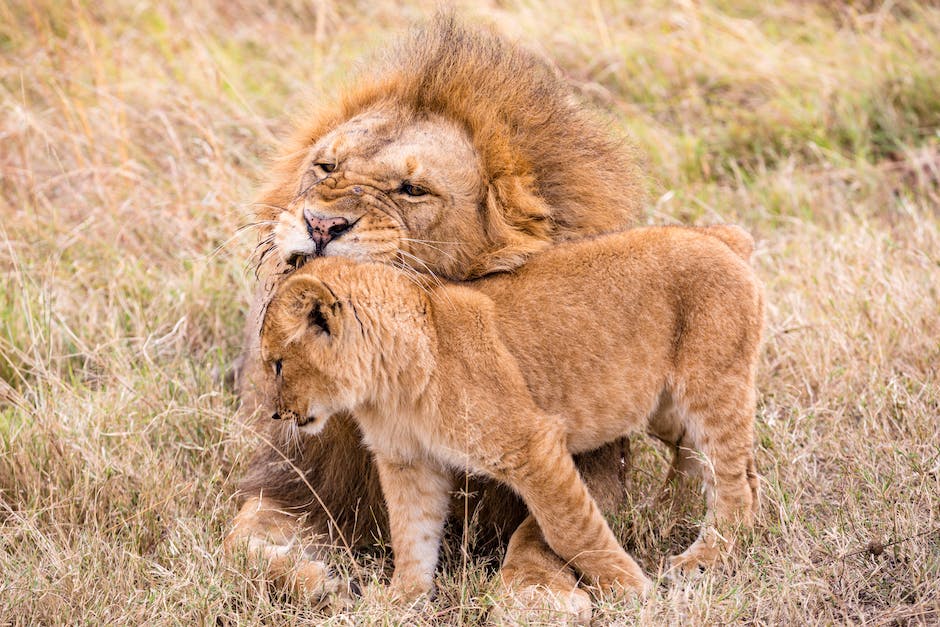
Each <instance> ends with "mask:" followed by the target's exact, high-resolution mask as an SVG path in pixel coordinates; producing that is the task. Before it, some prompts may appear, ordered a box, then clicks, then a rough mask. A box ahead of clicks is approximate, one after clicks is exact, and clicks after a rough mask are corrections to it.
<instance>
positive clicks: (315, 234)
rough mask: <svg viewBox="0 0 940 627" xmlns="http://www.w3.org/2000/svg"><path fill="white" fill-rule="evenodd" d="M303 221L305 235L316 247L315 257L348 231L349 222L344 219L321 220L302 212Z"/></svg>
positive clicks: (307, 212) (305, 211)
mask: <svg viewBox="0 0 940 627" xmlns="http://www.w3.org/2000/svg"><path fill="white" fill-rule="evenodd" d="M304 219H305V220H306V221H307V233H309V234H310V239H312V240H313V243H314V244H316V246H317V256H320V255H322V254H323V249H324V248H326V245H327V244H329V243H330V242H331V241H333V240H334V239H336V238H337V237H339V236H340V235H342V234H343V233H345V232H346V231H348V230H349V227H350V225H349V220H347V219H346V218H321V217H319V216H315V215H313V214H312V213H310V212H309V211H307V210H304Z"/></svg>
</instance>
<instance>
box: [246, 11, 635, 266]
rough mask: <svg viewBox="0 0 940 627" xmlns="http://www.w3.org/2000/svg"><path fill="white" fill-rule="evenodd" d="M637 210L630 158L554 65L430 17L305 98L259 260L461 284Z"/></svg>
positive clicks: (266, 195)
mask: <svg viewBox="0 0 940 627" xmlns="http://www.w3.org/2000/svg"><path fill="white" fill-rule="evenodd" d="M643 200H644V184H643V181H642V179H641V177H640V175H639V170H638V168H637V166H636V163H635V160H634V157H633V154H632V152H631V150H630V149H629V147H628V146H626V145H625V144H624V143H623V142H622V140H619V139H618V138H616V137H614V136H612V134H611V129H610V128H609V127H608V126H607V125H606V124H604V123H603V122H600V121H598V120H597V119H596V117H595V116H594V115H593V114H592V113H590V112H588V111H586V110H584V109H583V107H581V106H580V105H579V104H578V103H577V101H576V99H575V97H574V96H573V94H572V93H571V91H570V89H569V88H568V86H567V85H566V84H565V82H564V81H563V80H562V79H561V78H560V77H559V76H557V74H556V73H555V72H554V71H553V69H552V68H551V67H549V66H548V65H547V64H546V63H544V62H543V61H542V60H541V59H540V58H538V57H537V56H535V55H533V54H531V53H529V52H527V51H525V50H523V49H521V48H520V47H518V46H516V45H513V44H511V43H509V42H506V41H505V40H503V39H502V38H500V37H498V36H496V35H493V34H491V33H487V32H483V31H473V30H469V29H465V28H462V27H460V26H458V25H456V24H455V22H454V21H453V20H452V19H448V18H439V19H438V20H436V21H435V22H434V23H432V24H431V25H430V26H428V27H427V28H425V29H423V30H421V31H418V32H417V33H416V34H415V35H414V36H413V37H411V38H410V39H409V40H407V41H406V42H405V43H404V44H403V45H401V46H400V47H399V49H398V50H397V52H395V53H394V54H391V55H388V56H387V57H386V58H385V59H384V60H381V61H377V62H376V63H374V64H372V65H370V66H369V68H368V70H367V72H364V73H362V74H361V75H360V76H359V77H358V78H357V79H356V81H355V82H354V83H351V84H350V86H349V88H348V89H347V90H346V91H345V93H343V94H342V95H341V97H340V98H338V99H337V100H336V101H334V102H332V103H329V102H327V103H318V106H317V108H316V109H315V110H314V111H312V112H311V113H310V114H308V115H307V116H306V118H305V120H304V122H303V123H302V124H301V125H299V128H298V129H297V131H296V132H295V133H294V135H293V136H292V137H291V138H290V139H289V140H288V141H287V142H286V143H285V145H284V146H283V147H282V150H281V157H280V159H279V160H278V161H277V162H276V163H275V165H274V168H273V170H272V172H271V173H270V176H269V178H268V183H267V185H266V187H265V189H264V190H263V192H262V194H261V196H260V198H259V202H258V203H257V206H258V207H259V209H258V212H257V213H258V219H259V220H258V222H259V223H260V224H262V225H263V228H264V229H266V230H265V232H264V237H263V239H262V242H263V244H262V250H263V251H264V254H263V255H262V259H278V260H280V261H281V262H282V263H285V264H287V265H289V266H295V267H297V266H300V265H303V263H305V262H306V261H307V260H308V259H310V258H313V257H319V256H326V257H329V256H344V257H350V258H354V259H358V260H363V259H369V260H376V261H381V262H385V263H390V264H393V265H399V266H407V267H409V268H411V269H413V270H417V271H419V272H425V273H427V272H431V273H434V274H436V275H438V276H442V277H448V278H452V279H466V278H471V277H476V276H482V275H485V274H490V273H493V272H498V271H503V270H510V269H513V268H516V267H518V266H519V265H521V264H522V263H523V262H524V261H525V259H526V257H527V256H528V255H529V254H531V253H532V252H534V251H536V250H539V249H541V248H543V247H545V246H547V245H548V244H550V243H551V242H552V241H557V240H561V239H566V238H571V237H574V236H579V235H584V234H592V233H599V232H603V231H608V230H613V229H620V228H623V227H624V226H627V225H629V224H631V223H632V222H633V221H634V219H635V218H636V216H637V214H638V210H639V208H640V207H641V205H642V203H643ZM268 229H269V230H268Z"/></svg>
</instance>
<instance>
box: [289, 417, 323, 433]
mask: <svg viewBox="0 0 940 627" xmlns="http://www.w3.org/2000/svg"><path fill="white" fill-rule="evenodd" d="M327 420H329V418H326V417H323V416H314V417H313V418H308V419H307V422H305V423H303V424H298V425H297V427H298V428H299V429H300V432H301V433H303V434H304V435H317V434H318V433H320V432H321V431H323V427H325V426H326V421H327Z"/></svg>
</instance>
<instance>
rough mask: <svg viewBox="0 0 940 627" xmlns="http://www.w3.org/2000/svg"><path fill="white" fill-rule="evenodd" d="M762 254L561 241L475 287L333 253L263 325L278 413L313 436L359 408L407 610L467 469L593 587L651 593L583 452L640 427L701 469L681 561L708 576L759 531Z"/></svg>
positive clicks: (736, 235)
mask: <svg viewBox="0 0 940 627" xmlns="http://www.w3.org/2000/svg"><path fill="white" fill-rule="evenodd" d="M751 246H752V244H751V240H750V238H749V237H748V236H747V234H745V233H744V232H743V231H741V230H740V229H737V228H735V227H711V228H709V229H705V230H702V229H682V228H675V227H672V228H669V227H667V228H644V229H635V230H632V231H627V232H624V233H619V234H610V235H605V236H600V237H597V238H593V239H590V240H587V241H583V242H579V243H572V244H566V245H561V246H557V247H555V248H552V249H549V250H546V251H544V252H542V253H540V254H539V255H537V256H535V257H533V258H532V259H530V261H529V262H528V263H527V264H526V265H525V266H524V267H523V268H521V269H520V270H518V271H517V272H516V273H513V274H506V275H500V276H494V277H490V278H486V279H482V280H479V281H476V282H475V283H474V284H473V286H472V289H470V288H468V287H466V286H463V285H439V286H436V287H431V288H430V289H429V288H427V287H422V286H421V285H417V284H415V283H414V282H413V281H411V280H410V277H408V276H407V275H406V274H404V273H402V272H400V271H398V270H395V269H392V268H390V267H388V266H386V265H381V264H355V263H353V262H350V261H348V260H333V259H324V260H318V261H317V262H316V263H312V264H310V265H309V266H308V267H306V268H304V269H302V270H300V271H299V272H298V273H296V274H295V275H294V276H292V277H291V278H290V279H288V280H287V281H286V282H285V284H284V285H283V286H282V287H281V288H280V289H279V290H278V292H277V294H276V296H275V298H274V299H273V300H272V302H271V305H270V307H269V310H268V313H267V316H266V318H265V321H264V325H263V330H262V338H261V346H262V355H263V358H264V361H265V363H267V364H268V365H270V366H271V367H272V368H273V370H274V371H275V373H276V388H277V399H278V400H277V414H276V416H277V417H279V418H283V419H287V420H291V421H294V422H295V423H296V424H298V425H300V428H301V429H304V430H307V431H309V432H311V433H317V432H319V431H320V430H321V429H322V428H323V427H324V425H325V424H326V423H327V422H328V421H329V419H330V418H331V417H332V416H333V415H334V414H336V413H338V412H351V413H352V415H354V416H355V418H356V421H357V423H358V424H359V425H360V427H361V429H362V433H363V439H364V442H365V443H366V444H367V445H368V446H369V448H370V449H371V450H372V451H373V452H374V454H375V457H376V462H377V465H378V468H379V476H380V479H381V483H382V489H383V493H384V495H385V499H386V502H387V504H388V508H389V515H390V526H391V531H392V547H393V550H394V553H395V574H394V576H393V578H392V587H393V589H394V590H395V592H396V593H397V594H398V595H400V596H402V597H404V598H406V599H411V598H413V597H414V596H415V595H418V594H421V593H424V592H427V591H428V590H430V588H431V585H432V577H433V573H434V568H435V564H436V560H437V550H438V543H439V540H440V535H441V531H442V528H443V524H444V519H445V516H446V513H447V505H448V498H449V496H448V495H449V493H450V491H451V490H452V489H453V488H454V485H453V480H452V474H451V470H452V469H468V470H470V471H471V472H474V473H478V474H482V475H486V476H489V477H492V478H495V479H497V480H499V481H501V482H504V483H506V484H508V485H509V486H511V487H512V488H513V490H514V491H516V492H517V493H518V494H520V496H522V498H523V499H524V500H525V502H526V504H527V505H528V507H529V510H530V512H531V516H532V517H533V518H534V520H535V522H537V523H538V527H539V529H540V531H541V534H542V536H543V537H544V541H545V542H546V543H547V544H548V545H549V546H550V547H551V548H552V550H553V551H554V552H555V553H556V554H558V555H559V556H560V557H561V558H563V559H565V560H567V561H568V563H570V564H572V565H573V566H574V567H575V568H577V569H578V570H579V571H580V572H581V573H582V574H584V575H585V576H587V577H588V578H589V580H592V581H595V582H598V583H599V584H601V585H602V586H604V587H615V588H625V589H627V590H632V591H635V592H645V591H646V590H647V589H648V588H649V586H650V581H649V580H648V579H647V578H646V576H645V575H644V574H643V573H642V571H641V570H640V568H639V566H638V565H637V564H636V563H635V562H634V561H633V560H632V559H631V558H630V557H629V556H628V555H627V554H626V553H625V552H624V551H623V549H622V548H621V547H620V545H619V544H618V542H617V540H616V538H615V537H614V535H613V533H612V532H611V531H610V529H609V527H608V526H607V524H606V522H605V521H604V518H603V516H602V515H601V512H600V509H599V508H598V506H597V505H596V504H595V502H594V500H593V498H592V497H591V495H590V493H589V492H588V489H587V487H586V486H585V485H584V483H583V482H582V481H581V479H580V476H579V475H578V472H577V469H576V468H575V465H574V463H573V460H572V457H571V454H572V453H578V452H583V451H589V450H593V449H595V448H597V447H599V446H601V445H603V444H605V443H608V442H611V441H614V440H616V439H618V438H621V437H623V436H625V435H627V434H629V433H630V432H633V431H637V430H641V429H642V430H649V431H651V432H652V433H654V434H656V435H657V436H658V437H661V438H663V439H666V440H667V441H671V442H672V443H673V444H674V445H675V446H677V447H680V446H681V447H683V449H684V450H683V451H682V452H681V454H679V455H677V459H676V464H677V465H678V466H681V467H684V468H685V469H687V470H696V471H697V474H698V475H699V476H700V477H701V478H702V480H703V482H704V485H705V493H706V499H707V503H708V513H707V515H706V521H705V524H704V525H703V529H702V533H701V535H700V536H699V539H698V540H697V541H696V542H695V543H694V544H693V545H692V546H691V547H689V549H688V550H687V551H685V552H684V553H683V554H682V555H679V556H676V557H675V558H673V560H672V565H673V567H675V568H679V569H682V570H687V569H692V568H696V567H698V566H708V565H711V564H712V563H714V562H715V561H716V560H717V559H718V558H719V555H720V549H721V544H720V542H719V539H721V538H724V539H726V540H728V541H730V542H733V536H732V535H730V534H732V533H734V531H735V528H736V526H738V525H742V524H743V525H750V524H751V523H752V517H753V510H754V509H755V508H756V506H757V480H756V474H755V470H754V462H753V452H752V447H753V443H752V439H753V421H754V411H755V403H756V393H755V386H754V380H755V373H756V366H757V357H758V349H759V343H760V337H761V331H762V328H763V296H762V289H761V287H760V284H759V282H758V280H757V279H756V277H755V275H754V273H753V271H752V270H751V268H750V266H749V265H748V263H747V261H746V258H742V256H744V255H747V254H749V253H750V250H751ZM700 460H703V461H704V464H702V463H700ZM531 524H532V523H526V525H524V528H525V529H527V533H528V532H530V531H534V528H531V529H529V527H530V526H531ZM720 533H723V534H725V535H724V536H722V535H720ZM534 541H538V538H536V539H535V540H534Z"/></svg>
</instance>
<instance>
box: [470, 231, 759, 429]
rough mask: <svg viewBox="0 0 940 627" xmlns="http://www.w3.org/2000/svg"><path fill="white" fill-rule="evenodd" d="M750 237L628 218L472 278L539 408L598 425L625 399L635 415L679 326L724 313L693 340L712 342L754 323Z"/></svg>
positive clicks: (662, 368)
mask: <svg viewBox="0 0 940 627" xmlns="http://www.w3.org/2000/svg"><path fill="white" fill-rule="evenodd" d="M726 240H727V241H726ZM749 242H750V240H749V237H748V236H747V234H746V233H744V232H743V231H741V230H740V229H736V228H735V227H722V228H721V229H718V230H712V231H711V232H709V230H708V229H695V228H683V227H651V228H638V229H632V230H629V231H625V232H622V233H614V234H608V235H604V236H599V237H595V238H591V239H587V240H582V241H578V242H573V243H569V244H564V245H560V246H557V247H555V248H552V249H549V250H547V251H545V252H543V253H540V254H539V255H537V256H534V257H532V258H531V259H530V260H529V262H528V263H526V264H525V265H524V266H523V267H522V268H520V269H519V270H517V271H516V272H515V273H512V274H506V275H500V276H495V277H492V278H488V279H484V280H481V281H477V282H476V283H475V287H476V288H477V289H479V290H481V291H482V292H484V293H485V294H487V295H488V296H490V298H491V299H492V300H493V302H494V305H495V309H496V315H497V319H498V326H499V332H500V336H501V338H502V340H503V341H504V342H505V343H506V345H507V346H508V348H509V350H510V352H511V353H512V354H513V355H514V356H515V357H516V359H517V360H518V362H519V365H520V368H521V370H522V371H523V373H524V375H525V376H526V379H527V383H528V385H529V387H530V389H531V391H532V393H533V396H534V397H535V399H536V402H537V403H538V404H539V405H540V406H541V407H543V408H544V409H546V410H548V411H552V412H558V413H564V414H566V415H567V416H569V417H571V419H572V420H574V421H575V422H576V423H579V424H580V423H583V424H584V425H590V424H595V425H597V426H598V428H600V425H601V424H602V423H604V421H605V420H606V419H607V418H608V417H609V418H611V419H614V420H616V419H618V416H619V418H620V419H622V418H623V414H622V413H620V412H623V411H625V410H628V409H630V410H632V412H631V413H630V415H629V419H630V420H632V421H635V422H639V421H642V420H645V418H646V414H647V413H648V411H651V410H652V409H653V408H652V407H650V406H649V405H650V404H651V403H655V402H656V400H657V399H658V397H659V392H660V391H661V390H662V388H663V385H664V384H665V381H666V378H667V377H668V376H669V375H670V373H671V372H672V371H673V369H674V366H675V363H676V359H677V357H678V352H679V349H680V347H679V345H678V343H679V341H680V338H681V337H683V328H684V327H687V326H688V325H689V324H690V323H694V324H699V322H701V321H703V320H712V321H714V320H721V321H723V323H722V324H719V325H717V326H714V328H710V329H709V330H708V333H707V334H706V335H707V337H708V342H709V344H710V345H709V346H699V345H696V346H694V347H691V348H692V349H693V350H695V351H701V350H705V349H707V350H709V351H712V352H714V350H718V351H720V350H723V349H722V348H720V347H722V346H737V345H739V344H740V339H739V336H740V335H741V333H743V332H744V329H753V328H754V327H755V326H756V327H757V328H758V329H759V327H760V320H761V319H762V315H763V314H762V310H761V297H760V287H759V285H758V282H757V279H756V277H755V275H754V273H753V271H752V270H751V268H750V266H749V264H748V262H747V261H746V260H745V259H743V258H742V256H741V255H744V254H748V253H749V252H750V244H749ZM732 246H734V249H732ZM690 321H691V322H690ZM758 334H759V331H758ZM711 344H714V347H712V346H711ZM707 357H708V358H709V359H712V358H714V359H715V360H718V361H721V360H723V359H725V357H728V356H725V355H719V354H710V355H708V356H707ZM730 358H733V356H730Z"/></svg>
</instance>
